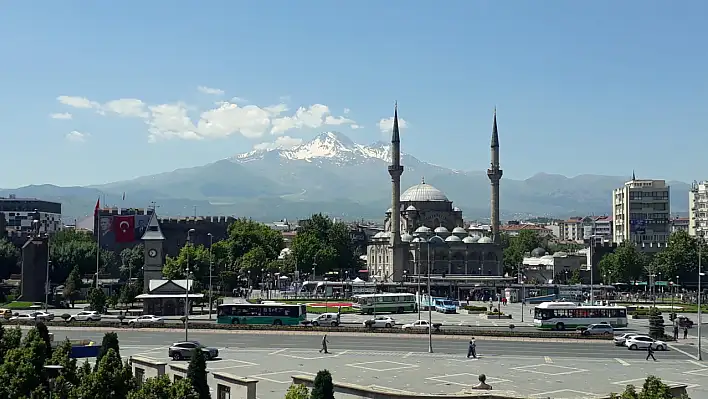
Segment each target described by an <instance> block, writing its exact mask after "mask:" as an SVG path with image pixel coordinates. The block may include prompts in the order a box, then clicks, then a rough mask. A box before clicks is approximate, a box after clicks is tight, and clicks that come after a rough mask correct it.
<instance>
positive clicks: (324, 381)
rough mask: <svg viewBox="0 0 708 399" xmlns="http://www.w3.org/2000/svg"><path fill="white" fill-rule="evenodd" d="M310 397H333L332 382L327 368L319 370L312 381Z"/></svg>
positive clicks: (321, 398) (311, 398)
mask: <svg viewBox="0 0 708 399" xmlns="http://www.w3.org/2000/svg"><path fill="white" fill-rule="evenodd" d="M310 399H334V384H333V383H332V374H331V373H330V372H329V370H320V371H318V372H317V375H316V376H315V381H314V382H313V383H312V392H311V393H310Z"/></svg>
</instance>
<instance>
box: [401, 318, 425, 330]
mask: <svg viewBox="0 0 708 399" xmlns="http://www.w3.org/2000/svg"><path fill="white" fill-rule="evenodd" d="M401 328H402V329H404V330H427V329H429V328H430V324H428V320H417V321H414V322H413V323H408V324H404V325H402V326H401Z"/></svg>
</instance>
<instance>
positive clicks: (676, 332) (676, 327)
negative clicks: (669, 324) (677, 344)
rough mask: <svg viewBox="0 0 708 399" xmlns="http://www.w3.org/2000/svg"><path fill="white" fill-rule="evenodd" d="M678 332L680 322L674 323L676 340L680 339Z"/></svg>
mask: <svg viewBox="0 0 708 399" xmlns="http://www.w3.org/2000/svg"><path fill="white" fill-rule="evenodd" d="M678 333H679V326H678V324H674V341H678ZM684 339H685V338H684Z"/></svg>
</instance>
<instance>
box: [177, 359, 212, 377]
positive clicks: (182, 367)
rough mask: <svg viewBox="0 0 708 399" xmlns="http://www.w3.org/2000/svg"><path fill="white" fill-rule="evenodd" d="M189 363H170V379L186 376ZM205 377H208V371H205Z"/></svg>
mask: <svg viewBox="0 0 708 399" xmlns="http://www.w3.org/2000/svg"><path fill="white" fill-rule="evenodd" d="M188 368H189V365H188V364H187V363H172V364H170V374H171V375H172V378H171V379H172V381H179V380H181V379H182V378H187V369H188ZM207 378H209V372H208V371H207Z"/></svg>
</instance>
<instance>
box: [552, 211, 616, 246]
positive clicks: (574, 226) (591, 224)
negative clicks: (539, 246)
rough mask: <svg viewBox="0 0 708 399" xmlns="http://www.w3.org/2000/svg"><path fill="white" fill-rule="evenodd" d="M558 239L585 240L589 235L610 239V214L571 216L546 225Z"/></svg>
mask: <svg viewBox="0 0 708 399" xmlns="http://www.w3.org/2000/svg"><path fill="white" fill-rule="evenodd" d="M547 228H549V229H550V230H551V231H552V232H553V235H554V236H555V237H556V238H557V239H558V240H559V241H573V242H585V241H586V240H587V239H588V238H590V237H593V236H594V237H601V238H603V239H605V240H612V217H611V216H586V217H572V218H570V219H568V220H562V221H557V222H553V223H552V224H551V225H549V226H547Z"/></svg>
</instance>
